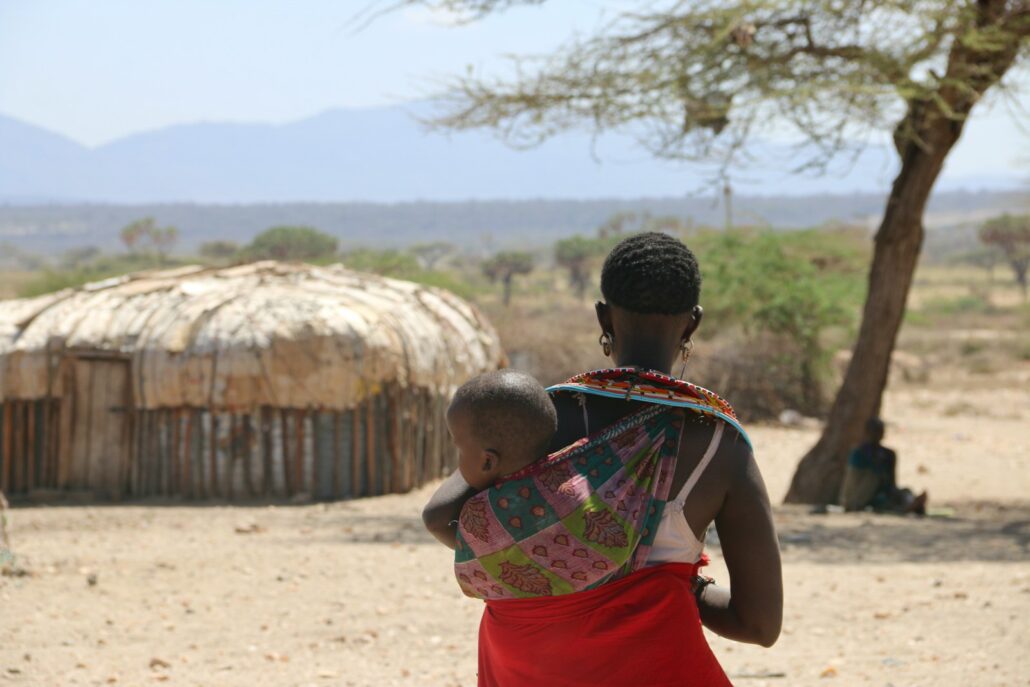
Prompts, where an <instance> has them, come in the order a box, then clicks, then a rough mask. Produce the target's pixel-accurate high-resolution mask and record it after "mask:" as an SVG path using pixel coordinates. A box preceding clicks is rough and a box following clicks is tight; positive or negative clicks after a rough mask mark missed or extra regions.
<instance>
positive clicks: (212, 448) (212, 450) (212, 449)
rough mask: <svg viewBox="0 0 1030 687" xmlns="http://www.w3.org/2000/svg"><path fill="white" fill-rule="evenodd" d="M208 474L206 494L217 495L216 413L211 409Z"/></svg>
mask: <svg viewBox="0 0 1030 687" xmlns="http://www.w3.org/2000/svg"><path fill="white" fill-rule="evenodd" d="M207 470H208V476H209V478H210V483H209V484H208V485H207V486H208V494H209V495H210V496H217V495H218V494H219V492H220V490H219V489H218V415H217V414H216V413H215V411H213V410H212V411H211V442H210V443H209V444H208V466H207Z"/></svg>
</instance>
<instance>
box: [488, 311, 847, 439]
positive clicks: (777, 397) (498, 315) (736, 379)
mask: <svg viewBox="0 0 1030 687" xmlns="http://www.w3.org/2000/svg"><path fill="white" fill-rule="evenodd" d="M486 309H487V310H488V316H489V317H490V320H491V321H492V322H493V324H494V326H495V327H496V328H497V331H498V333H499V334H500V337H501V342H502V343H503V345H504V348H505V351H506V352H507V353H508V357H509V359H510V361H511V365H512V367H515V368H517V369H520V370H524V371H525V372H528V373H529V374H532V375H533V376H534V377H536V378H537V379H539V380H540V382H541V383H543V384H545V385H549V384H555V383H558V382H560V381H562V380H565V379H567V378H568V377H570V376H572V375H574V374H578V373H580V372H583V371H586V370H593V369H597V368H601V367H608V366H610V365H611V361H610V360H608V359H607V358H605V357H604V356H603V355H602V353H601V347H600V345H598V343H597V337H598V334H599V333H600V330H599V329H598V327H597V321H596V319H595V317H594V313H593V308H592V307H590V306H589V305H588V304H585V303H572V302H568V301H562V302H559V303H555V302H551V303H548V304H541V305H531V304H526V303H523V304H519V303H517V302H516V303H515V304H513V305H512V306H511V307H509V308H501V307H496V308H493V307H487V308H486ZM702 336H703V335H702ZM796 356H797V346H796V345H794V344H792V343H791V342H790V341H789V340H787V339H786V338H785V337H776V336H767V337H763V338H762V339H761V340H757V341H756V340H752V341H745V340H744V339H743V338H740V336H739V335H728V334H724V335H722V336H720V337H718V339H716V340H715V341H704V340H701V339H699V341H698V343H697V346H696V348H695V352H694V355H693V356H692V358H691V360H690V363H689V364H688V365H687V368H686V372H685V375H684V376H685V377H686V379H688V380H689V381H691V382H694V383H695V384H700V385H701V386H704V387H706V388H709V389H711V390H712V391H715V392H716V393H718V394H719V395H720V396H722V397H723V398H725V399H726V400H728V401H729V402H730V403H731V404H732V405H733V407H734V408H735V409H736V411H737V414H738V415H739V416H740V417H741V419H742V420H761V419H768V418H774V417H777V416H778V415H779V414H780V412H781V411H783V410H786V409H794V410H798V411H800V412H801V413H803V414H805V415H816V416H818V415H821V414H823V413H824V412H825V410H826V407H825V405H826V404H825V398H826V394H825V393H823V394H821V395H820V396H819V398H818V400H817V403H815V404H813V403H811V402H806V400H805V398H806V393H805V389H804V384H803V383H802V380H801V379H799V378H798V375H797V369H798V367H797V364H796ZM679 372H680V368H679V366H678V365H677V366H676V367H675V369H673V373H674V374H679Z"/></svg>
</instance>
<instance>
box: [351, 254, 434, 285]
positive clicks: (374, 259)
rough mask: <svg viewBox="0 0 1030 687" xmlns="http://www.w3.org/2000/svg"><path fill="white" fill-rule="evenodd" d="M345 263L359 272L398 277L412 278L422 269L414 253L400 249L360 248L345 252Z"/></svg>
mask: <svg viewBox="0 0 1030 687" xmlns="http://www.w3.org/2000/svg"><path fill="white" fill-rule="evenodd" d="M343 264H344V265H346V266H347V267H349V268H351V269H352V270H357V271H358V272H371V273H373V274H381V275H384V276H387V277H397V278H398V279H410V278H411V276H413V275H416V274H418V273H420V272H421V271H422V268H421V267H420V266H419V264H418V260H417V259H416V258H415V256H414V255H412V254H411V253H404V252H401V251H398V250H373V249H370V248H359V249H357V250H353V251H350V252H349V253H347V254H345V255H344V256H343Z"/></svg>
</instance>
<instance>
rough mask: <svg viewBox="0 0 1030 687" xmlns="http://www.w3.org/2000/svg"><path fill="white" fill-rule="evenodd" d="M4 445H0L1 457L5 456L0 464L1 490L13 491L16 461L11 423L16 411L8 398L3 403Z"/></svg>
mask: <svg viewBox="0 0 1030 687" xmlns="http://www.w3.org/2000/svg"><path fill="white" fill-rule="evenodd" d="M3 410H4V415H3V442H4V444H3V446H2V447H0V450H2V454H0V457H2V458H3V464H2V465H0V468H3V469H2V470H0V491H5V492H10V491H11V471H12V465H13V463H14V449H13V448H12V444H13V442H12V438H13V437H12V436H11V425H12V424H13V422H12V415H13V413H14V403H13V402H12V401H11V400H10V399H8V400H6V401H4V404H3Z"/></svg>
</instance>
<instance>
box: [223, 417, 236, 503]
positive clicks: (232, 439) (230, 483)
mask: <svg viewBox="0 0 1030 687" xmlns="http://www.w3.org/2000/svg"><path fill="white" fill-rule="evenodd" d="M239 432H240V428H239V422H238V421H237V419H236V413H229V470H228V471H227V472H228V474H227V475H226V478H225V484H224V488H225V492H226V495H227V497H228V498H229V499H230V500H232V498H233V497H234V496H235V495H236V462H237V459H238V458H239V446H238V442H239Z"/></svg>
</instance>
